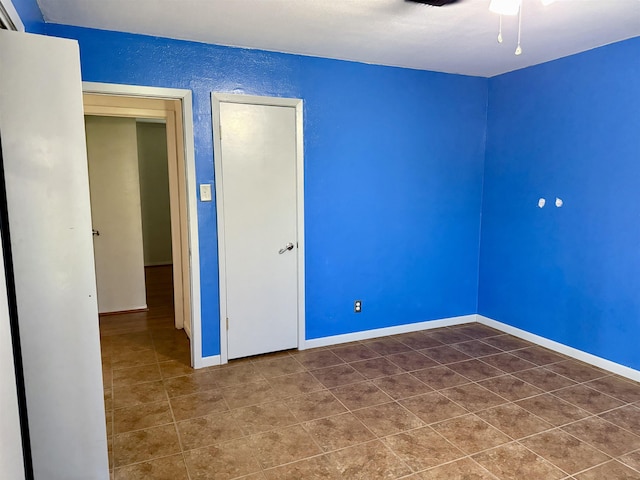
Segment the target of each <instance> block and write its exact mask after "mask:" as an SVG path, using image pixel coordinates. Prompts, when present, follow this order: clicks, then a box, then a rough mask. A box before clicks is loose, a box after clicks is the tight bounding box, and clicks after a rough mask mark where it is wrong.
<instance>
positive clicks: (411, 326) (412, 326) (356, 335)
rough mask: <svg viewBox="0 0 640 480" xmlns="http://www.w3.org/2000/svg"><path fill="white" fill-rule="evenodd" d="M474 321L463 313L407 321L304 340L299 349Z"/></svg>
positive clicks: (474, 318)
mask: <svg viewBox="0 0 640 480" xmlns="http://www.w3.org/2000/svg"><path fill="white" fill-rule="evenodd" d="M475 321H476V315H463V316H461V317H449V318H442V319H440V320H429V321H426V322H418V323H408V324H405V325H396V326H394V327H385V328H376V329H374V330H363V331H361V332H353V333H345V334H343V335H332V336H330V337H322V338H314V339H312V340H306V341H305V342H304V344H303V345H300V346H299V347H298V349H299V350H308V349H310V348H317V347H328V346H330V345H339V344H341V343H349V342H356V341H358V340H369V339H370V338H377V337H386V336H388V335H398V334H400V333H410V332H417V331H419V330H429V329H431V328H440V327H449V326H451V325H461V324H463V323H472V322H475Z"/></svg>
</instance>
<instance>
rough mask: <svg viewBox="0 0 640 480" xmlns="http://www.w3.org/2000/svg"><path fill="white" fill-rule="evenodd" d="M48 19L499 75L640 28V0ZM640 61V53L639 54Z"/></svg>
mask: <svg viewBox="0 0 640 480" xmlns="http://www.w3.org/2000/svg"><path fill="white" fill-rule="evenodd" d="M38 2H39V4H40V7H41V9H42V12H43V15H44V17H45V20H46V21H47V22H52V23H62V24H67V25H77V26H83V27H93V28H99V29H106V30H118V31H123V32H132V33H142V34H148V35H157V36H163V37H170V38H178V39H184V40H195V41H198V42H205V43H215V44H219V45H233V46H239V47H249V48H259V49H264V50H272V51H278V52H289V53H299V54H304V55H312V56H321V57H329V58H338V59H344V60H355V61H360V62H366V63H376V64H382V65H395V66H401V67H409V68H417V69H421V70H434V71H440V72H448V73H461V74H466V75H476V76H483V77H491V76H494V75H498V74H501V73H505V72H509V71H512V70H517V69H520V68H524V67H527V66H530V65H535V64H538V63H542V62H546V61H549V60H553V59H556V58H560V57H564V56H567V55H571V54H574V53H578V52H581V51H585V50H589V49H592V48H595V47H598V46H601V45H606V44H608V43H613V42H617V41H620V40H624V39H627V38H631V37H635V36H639V35H640V1H639V0H558V1H557V2H556V3H554V4H552V5H549V6H547V7H544V6H543V5H542V3H541V1H540V0H523V3H524V8H523V18H522V49H523V53H522V55H520V56H516V55H514V50H515V48H516V43H517V24H518V21H517V17H504V20H503V37H504V43H503V44H501V45H500V44H498V43H497V41H496V36H497V33H498V16H497V15H495V14H493V13H491V12H489V10H488V6H489V0H462V1H461V2H460V3H456V4H452V5H449V6H445V7H429V6H425V5H420V4H415V3H410V2H407V1H405V0H38ZM630 61H638V59H637V58H636V59H630Z"/></svg>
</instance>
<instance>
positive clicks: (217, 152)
mask: <svg viewBox="0 0 640 480" xmlns="http://www.w3.org/2000/svg"><path fill="white" fill-rule="evenodd" d="M220 103H241V104H248V105H267V106H274V107H294V108H295V109H296V200H297V202H296V226H297V231H298V232H297V233H298V238H297V242H298V248H297V249H296V252H297V255H298V348H303V346H304V342H305V290H304V288H305V287H304V285H305V281H304V280H305V278H304V258H305V257H304V139H303V126H302V112H303V108H302V100H301V99H298V98H281V97H261V96H255V95H237V94H227V93H216V92H212V93H211V105H212V107H213V108H212V115H213V151H214V162H213V163H214V169H215V180H216V182H215V187H216V188H215V189H216V215H217V221H218V278H219V282H220V363H223V364H224V363H227V362H228V351H227V281H226V278H227V265H226V255H225V251H226V250H225V235H224V233H225V230H224V201H223V198H224V197H223V193H224V190H223V188H224V185H223V184H224V182H223V177H222V147H221V145H220Z"/></svg>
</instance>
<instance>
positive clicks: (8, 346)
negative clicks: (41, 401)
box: [0, 244, 24, 480]
mask: <svg viewBox="0 0 640 480" xmlns="http://www.w3.org/2000/svg"><path fill="white" fill-rule="evenodd" d="M2 258H3V252H2V245H1V244H0V385H2V388H0V412H1V413H0V478H11V479H15V480H20V479H23V478H24V465H23V458H22V443H21V442H22V435H21V433H20V416H19V413H18V397H17V395H18V393H17V391H16V377H15V371H14V363H13V351H12V348H13V347H12V341H11V330H10V327H9V309H8V304H7V286H6V283H5V271H4V263H2Z"/></svg>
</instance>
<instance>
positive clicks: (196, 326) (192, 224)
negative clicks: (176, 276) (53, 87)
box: [82, 82, 208, 368]
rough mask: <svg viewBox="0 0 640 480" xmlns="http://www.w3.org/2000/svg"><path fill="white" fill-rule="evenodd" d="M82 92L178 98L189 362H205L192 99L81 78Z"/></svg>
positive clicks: (182, 92) (172, 91)
mask: <svg viewBox="0 0 640 480" xmlns="http://www.w3.org/2000/svg"><path fill="white" fill-rule="evenodd" d="M82 91H83V92H84V93H98V94H108V95H127V96H130V97H146V98H164V99H171V100H180V101H181V103H182V117H183V130H184V139H183V140H184V162H185V168H186V172H185V178H186V182H187V185H186V187H187V192H186V193H187V222H188V227H187V228H188V230H189V253H190V255H189V263H190V265H189V272H190V273H191V279H190V280H191V282H190V283H191V319H190V321H191V364H192V365H193V368H202V367H205V366H207V365H208V363H207V362H205V360H204V359H203V357H202V314H201V311H200V250H199V242H198V205H197V196H196V191H197V189H196V162H195V153H194V152H195V149H194V137H193V106H192V105H193V100H192V94H191V90H186V89H181V88H158V87H144V86H137V85H120V84H111V83H95V82H82Z"/></svg>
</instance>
